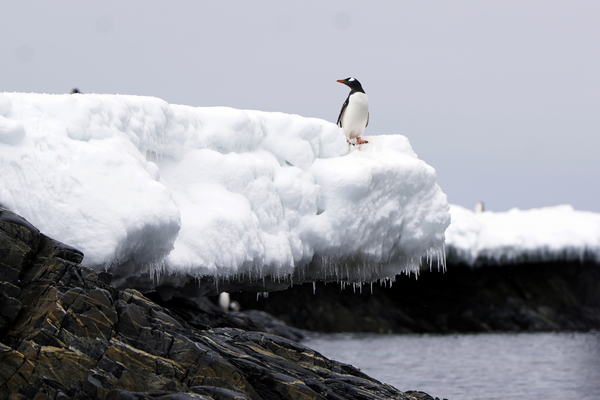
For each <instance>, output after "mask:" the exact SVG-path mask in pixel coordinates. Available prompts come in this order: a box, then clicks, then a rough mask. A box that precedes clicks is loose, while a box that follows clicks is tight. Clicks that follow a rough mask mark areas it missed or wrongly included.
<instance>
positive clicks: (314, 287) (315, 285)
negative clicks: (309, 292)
mask: <svg viewBox="0 0 600 400" xmlns="http://www.w3.org/2000/svg"><path fill="white" fill-rule="evenodd" d="M312 284H313V294H315V293H316V292H317V282H315V281H313V283H312Z"/></svg>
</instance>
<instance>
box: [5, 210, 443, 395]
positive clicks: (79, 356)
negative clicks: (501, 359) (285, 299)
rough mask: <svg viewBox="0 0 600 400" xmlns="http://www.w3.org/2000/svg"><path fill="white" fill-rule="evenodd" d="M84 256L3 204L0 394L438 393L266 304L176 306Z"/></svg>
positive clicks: (178, 301) (181, 303) (178, 303)
mask: <svg viewBox="0 0 600 400" xmlns="http://www.w3.org/2000/svg"><path fill="white" fill-rule="evenodd" d="M82 259H83V254H81V252H79V251H78V250H76V249H73V248H70V247H68V246H65V245H64V244H62V243H59V242H57V241H55V240H52V239H50V238H48V237H46V236H44V235H43V234H40V232H39V231H38V230H37V229H35V228H34V227H33V226H31V224H29V223H28V222H27V221H25V220H24V219H22V218H20V217H19V216H17V215H15V214H13V213H11V212H10V211H8V210H5V209H1V208H0V310H1V313H0V399H9V398H10V399H14V400H18V399H75V398H77V399H115V400H117V399H123V400H125V399H190V400H191V399H423V400H427V399H432V397H430V396H428V395H426V394H424V393H421V392H410V393H403V392H400V391H398V390H397V389H395V388H393V387H391V386H389V385H386V384H382V383H380V382H378V381H376V380H374V379H372V378H370V377H368V376H367V375H365V374H363V373H362V372H361V371H360V370H358V369H357V368H355V367H353V366H350V365H346V364H342V363H339V362H336V361H332V360H328V359H326V358H325V357H323V356H322V355H320V354H319V353H317V352H315V351H313V350H311V349H309V348H307V347H305V346H303V345H301V344H298V343H297V342H295V341H294V340H290V339H286V338H284V337H281V336H277V335H275V334H272V333H268V332H269V331H270V332H274V333H280V334H284V335H287V336H288V337H290V338H292V339H298V338H299V336H301V334H302V333H301V332H300V331H299V330H297V329H292V328H286V327H285V326H284V325H283V324H282V323H281V322H277V321H276V320H273V319H269V318H268V316H266V314H263V313H259V312H250V313H227V314H225V313H222V312H219V310H218V309H217V308H216V307H215V306H212V305H209V304H208V303H203V302H202V301H199V302H190V301H186V300H185V299H172V300H170V304H169V305H170V306H171V307H172V308H173V310H175V311H177V312H174V311H170V310H169V309H166V308H164V307H162V306H160V305H158V304H156V303H155V302H153V301H152V300H150V299H149V298H148V297H145V296H144V295H142V294H141V293H139V292H137V291H136V290H133V289H128V290H122V291H120V290H116V289H113V288H112V287H110V286H109V284H108V282H109V281H110V277H109V276H107V275H106V274H97V273H96V272H94V271H93V270H91V269H89V268H87V267H85V266H82V265H81V264H80V262H81V260H82ZM150 297H153V296H152V295H151V296H150ZM240 328H244V329H240ZM248 328H256V330H247V329H248ZM259 330H262V331H259ZM265 331H267V332H265Z"/></svg>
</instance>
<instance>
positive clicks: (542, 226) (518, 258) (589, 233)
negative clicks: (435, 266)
mask: <svg viewBox="0 0 600 400" xmlns="http://www.w3.org/2000/svg"><path fill="white" fill-rule="evenodd" d="M450 213H451V214H452V223H451V224H450V227H449V228H448V230H447V231H446V246H447V249H448V257H449V261H450V262H452V263H458V262H461V263H465V264H468V265H471V266H477V265H483V264H485V265H490V264H515V263H527V262H553V261H580V262H584V261H593V262H598V263H600V214H599V213H594V212H589V211H577V210H574V209H573V207H572V206H570V205H560V206H554V207H544V208H537V209H531V210H519V209H517V208H514V209H512V210H509V211H506V212H492V211H485V212H480V213H474V212H473V211H471V210H468V209H466V208H464V207H461V206H457V205H451V206H450Z"/></svg>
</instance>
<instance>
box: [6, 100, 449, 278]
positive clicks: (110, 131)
mask: <svg viewBox="0 0 600 400" xmlns="http://www.w3.org/2000/svg"><path fill="white" fill-rule="evenodd" d="M369 141H370V143H369V144H368V145H363V146H361V147H354V146H349V145H348V144H347V143H346V141H345V138H344V135H343V134H342V133H341V131H340V130H339V128H337V127H336V126H335V124H333V123H330V122H327V121H323V120H319V119H314V118H303V117H300V116H297V115H287V114H282V113H267V112H259V111H242V110H236V109H231V108H224V107H211V108H196V107H189V106H181V105H171V104H168V103H166V102H164V101H162V100H160V99H156V98H150V97H137V96H118V95H81V94H76V95H42V94H21V93H4V94H0V168H1V175H0V205H3V206H4V207H6V208H9V209H11V210H13V211H15V212H17V213H19V214H20V215H22V216H23V217H25V218H27V219H28V220H29V221H30V222H31V223H33V224H34V225H35V226H37V227H38V228H39V229H40V230H41V231H42V232H44V233H45V234H46V235H48V236H51V237H53V238H55V239H57V240H60V241H63V242H65V243H67V244H69V245H71V246H74V247H76V248H79V249H80V250H82V251H83V252H84V253H85V259H84V263H85V264H86V265H89V266H91V267H93V268H96V269H98V270H103V269H109V270H110V271H111V272H116V273H118V274H120V275H121V276H129V277H131V276H141V274H143V273H145V274H146V275H148V276H150V274H152V277H153V279H158V278H160V279H167V280H168V279H169V278H168V277H169V276H171V277H173V276H180V277H181V276H187V277H189V276H192V277H203V276H207V275H210V276H213V277H233V276H240V275H245V276H250V277H253V278H254V279H256V278H262V277H264V276H271V277H273V279H287V278H288V277H291V276H295V277H296V279H320V278H323V279H325V278H327V279H331V278H332V277H333V278H334V279H340V280H343V279H349V280H374V279H378V278H386V277H392V276H394V275H396V274H397V273H399V272H402V271H406V270H407V269H408V270H411V269H412V270H414V269H416V268H418V265H419V262H420V261H421V257H422V256H425V255H437V254H441V252H442V251H443V244H444V231H445V230H446V227H447V226H448V224H449V221H450V215H449V212H448V209H449V206H448V204H447V201H446V196H445V195H444V194H443V193H442V191H441V190H440V188H439V187H438V185H437V184H436V182H435V171H434V170H433V168H431V167H430V166H428V165H427V164H425V163H424V162H423V161H421V160H419V159H418V158H417V156H416V155H415V153H414V152H413V150H412V148H411V147H410V144H409V142H408V140H407V139H406V138H405V137H403V136H400V135H393V136H377V137H370V138H369ZM311 261H312V264H311V266H310V267H309V263H310V262H311ZM148 272H149V273H150V274H148ZM159 273H160V277H159Z"/></svg>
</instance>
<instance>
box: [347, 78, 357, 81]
mask: <svg viewBox="0 0 600 400" xmlns="http://www.w3.org/2000/svg"><path fill="white" fill-rule="evenodd" d="M355 80H356V79H354V78H350V79H348V82H353V81H355Z"/></svg>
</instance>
